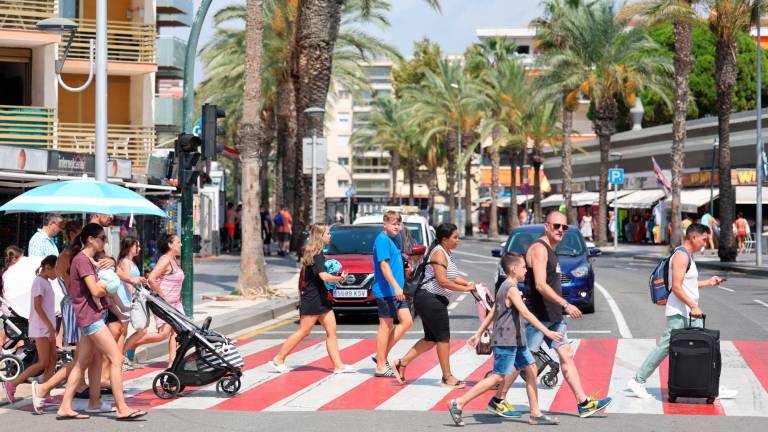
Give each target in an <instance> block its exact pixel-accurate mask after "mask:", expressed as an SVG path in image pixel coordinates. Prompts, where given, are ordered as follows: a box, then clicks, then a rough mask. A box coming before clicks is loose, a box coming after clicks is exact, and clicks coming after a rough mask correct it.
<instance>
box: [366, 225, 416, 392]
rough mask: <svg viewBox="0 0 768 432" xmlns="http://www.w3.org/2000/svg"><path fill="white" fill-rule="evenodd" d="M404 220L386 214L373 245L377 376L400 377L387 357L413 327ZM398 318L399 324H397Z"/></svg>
mask: <svg viewBox="0 0 768 432" xmlns="http://www.w3.org/2000/svg"><path fill="white" fill-rule="evenodd" d="M402 220H403V219H402V217H401V216H400V214H399V213H398V212H396V211H391V210H390V211H387V212H386V213H384V231H382V232H381V233H380V234H379V235H378V236H377V237H376V241H375V242H374V244H373V269H374V270H373V296H374V297H376V305H377V307H378V313H379V330H378V333H377V334H376V357H375V358H374V359H373V360H374V361H375V362H376V373H375V375H376V376H377V377H392V376H396V375H395V371H394V370H393V369H392V367H390V364H389V362H388V361H387V356H388V355H389V352H390V351H391V350H392V347H393V346H394V345H395V344H396V343H397V341H399V340H400V338H401V337H403V335H404V334H405V333H406V332H407V331H408V330H409V329H410V328H411V325H413V318H412V317H411V311H410V310H409V309H408V301H407V299H406V298H405V294H403V285H404V284H405V269H404V267H403V257H402V255H401V251H400V248H399V247H398V246H397V244H396V243H395V238H396V237H397V236H398V235H400V229H401V226H400V225H401V223H402ZM395 317H397V320H398V322H399V323H398V325H394V321H395Z"/></svg>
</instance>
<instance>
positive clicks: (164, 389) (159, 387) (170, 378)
mask: <svg viewBox="0 0 768 432" xmlns="http://www.w3.org/2000/svg"><path fill="white" fill-rule="evenodd" d="M152 391H153V392H155V396H157V397H159V398H160V399H171V398H173V397H175V396H176V395H177V394H179V392H180V391H181V381H179V377H177V376H176V374H174V373H173V372H167V371H165V372H160V373H159V374H157V376H156V377H155V379H154V381H152Z"/></svg>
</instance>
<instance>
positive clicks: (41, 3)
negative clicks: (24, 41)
mask: <svg viewBox="0 0 768 432" xmlns="http://www.w3.org/2000/svg"><path fill="white" fill-rule="evenodd" d="M58 3H59V2H58V1H57V0H15V1H0V28H4V29H17V30H37V26H36V24H37V22H38V21H40V20H42V19H45V18H51V17H54V16H56V15H57V14H56V11H57V10H59V9H58Z"/></svg>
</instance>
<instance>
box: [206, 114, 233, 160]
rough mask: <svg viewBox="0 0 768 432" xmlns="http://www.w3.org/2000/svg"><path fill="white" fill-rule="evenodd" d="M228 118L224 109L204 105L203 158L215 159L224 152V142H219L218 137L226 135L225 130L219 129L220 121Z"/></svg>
mask: <svg viewBox="0 0 768 432" xmlns="http://www.w3.org/2000/svg"><path fill="white" fill-rule="evenodd" d="M226 116H227V115H226V114H225V113H224V108H221V107H218V106H216V105H211V104H203V121H202V126H203V128H202V129H203V130H202V134H203V136H202V138H203V157H204V158H206V159H208V160H213V159H215V158H216V155H217V154H219V153H221V152H222V151H224V142H223V141H222V142H220V143H219V142H217V141H218V140H217V136H219V135H224V128H221V127H219V125H218V119H220V118H224V117H226Z"/></svg>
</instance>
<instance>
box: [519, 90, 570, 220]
mask: <svg viewBox="0 0 768 432" xmlns="http://www.w3.org/2000/svg"><path fill="white" fill-rule="evenodd" d="M558 108H559V107H558V106H557V104H555V103H552V102H539V103H537V104H534V105H533V106H531V108H530V110H529V111H528V113H527V115H526V116H525V117H524V123H525V133H526V135H527V136H528V139H530V140H531V141H532V142H533V154H532V157H531V164H532V165H533V214H534V221H535V222H536V223H542V222H543V214H542V211H541V178H540V174H541V164H542V162H543V160H544V156H543V155H544V147H545V146H549V147H550V149H552V150H554V149H555V148H556V147H557V146H558V145H559V144H560V143H561V142H562V139H563V131H562V129H561V128H560V127H559V126H558V122H559V118H558V116H557V111H558Z"/></svg>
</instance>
